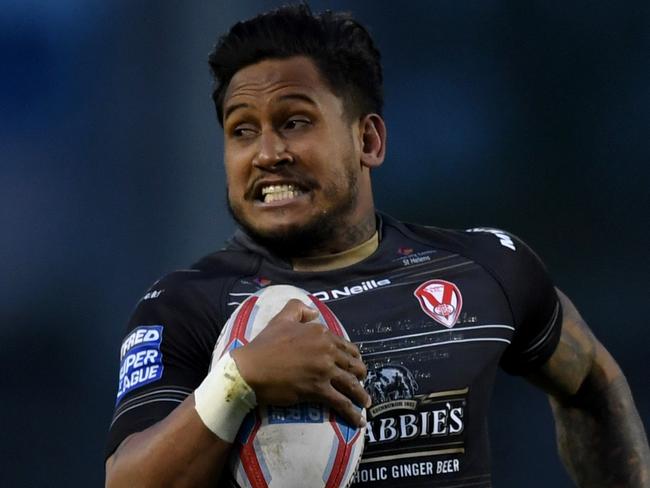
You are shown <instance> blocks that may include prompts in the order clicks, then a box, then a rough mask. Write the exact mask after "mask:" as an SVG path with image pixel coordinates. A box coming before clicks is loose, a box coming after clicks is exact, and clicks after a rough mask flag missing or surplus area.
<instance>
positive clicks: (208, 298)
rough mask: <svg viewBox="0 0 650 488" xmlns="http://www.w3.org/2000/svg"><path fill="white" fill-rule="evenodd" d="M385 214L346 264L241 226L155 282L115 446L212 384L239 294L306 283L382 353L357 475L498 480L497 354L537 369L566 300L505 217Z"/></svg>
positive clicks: (139, 316) (135, 336) (420, 483)
mask: <svg viewBox="0 0 650 488" xmlns="http://www.w3.org/2000/svg"><path fill="white" fill-rule="evenodd" d="M378 222H379V233H380V243H379V247H378V249H377V250H376V251H375V252H374V253H373V254H372V255H371V256H369V257H368V258H366V259H364V260H363V261H361V262H359V263H357V264H354V265H352V266H349V267H346V268H342V269H337V270H332V271H320V272H298V271H294V270H293V269H292V268H291V265H290V263H288V262H286V261H283V260H281V259H279V258H277V257H275V256H273V255H271V254H270V253H269V252H268V251H267V250H266V249H264V248H261V247H260V246H258V245H257V244H255V243H254V242H253V241H252V240H251V239H250V238H249V237H248V236H246V235H245V234H243V233H241V232H239V233H237V234H236V235H235V236H234V237H233V239H232V241H231V242H230V244H229V245H228V246H227V247H226V248H225V249H224V250H221V251H218V252H216V253H214V254H211V255H209V256H207V257H205V258H203V259H202V260H200V261H199V262H198V263H197V264H195V265H194V266H193V267H192V268H191V269H189V270H184V271H177V272H174V273H171V274H169V275H168V276H166V277H164V278H162V279H161V280H159V281H158V282H157V283H156V284H154V286H153V287H152V288H151V289H150V290H149V291H148V292H147V294H146V295H145V296H144V297H143V298H142V299H141V300H140V302H139V303H138V305H137V307H136V309H135V311H134V313H133V316H132V317H131V320H130V322H129V325H128V330H127V334H126V336H125V339H124V342H123V343H122V347H121V351H120V375H119V376H120V379H119V386H118V394H117V402H116V406H115V413H114V416H113V420H112V423H111V426H110V433H109V440H108V445H107V456H109V455H110V454H111V453H112V452H113V451H114V450H115V449H116V448H117V446H118V445H119V444H120V442H121V441H122V440H124V439H125V438H126V437H127V436H128V435H129V434H131V433H134V432H137V431H140V430H143V429H145V428H147V427H149V426H150V425H152V424H154V423H155V422H157V421H159V420H161V419H162V418H164V417H165V416H166V415H167V414H169V413H170V411H171V410H173V409H174V407H176V406H177V405H178V404H179V403H180V402H182V401H183V399H184V398H186V397H187V396H188V395H189V394H190V393H191V392H192V391H193V390H194V389H195V388H196V387H197V386H198V385H199V384H200V382H201V381H202V380H203V378H204V377H205V375H206V374H207V372H208V367H209V364H210V361H211V356H212V350H213V348H214V345H215V343H216V341H217V338H218V336H219V332H220V330H221V328H222V326H223V324H224V323H225V322H226V321H227V319H228V317H229V316H230V314H231V313H232V312H233V311H234V310H235V308H236V307H237V305H238V304H239V303H241V302H242V301H243V300H244V299H246V297H248V296H249V295H251V294H252V293H255V292H256V291H258V290H259V289H261V288H263V287H265V286H269V285H274V284H292V285H294V286H298V287H300V288H304V289H306V290H307V291H309V292H311V293H312V294H313V295H315V296H317V297H318V298H320V299H321V300H322V301H324V302H326V303H327V305H328V306H329V307H330V308H331V309H332V311H333V312H334V313H335V314H336V315H337V317H338V318H339V319H340V321H341V322H342V324H343V325H344V326H345V328H346V330H347V331H348V334H349V335H350V338H351V340H352V341H353V342H355V343H356V344H357V345H358V346H359V348H360V350H361V353H362V356H363V359H364V361H365V363H366V365H367V367H368V376H367V378H366V380H365V387H366V390H367V391H368V393H369V394H370V395H371V396H372V399H373V404H372V406H371V407H370V408H369V409H368V427H367V429H366V439H365V450H364V454H363V458H362V460H361V463H360V466H359V469H358V471H357V474H356V475H355V481H354V483H353V486H355V487H356V486H359V487H364V486H373V487H397V486H399V487H424V486H427V487H445V486H454V487H461V486H472V487H474V488H483V487H489V486H491V481H490V466H489V445H488V435H487V426H486V416H487V409H488V403H489V399H490V395H491V390H492V385H493V380H494V376H495V372H496V368H497V366H499V365H500V366H501V367H503V368H504V369H505V370H506V371H508V372H509V373H512V374H525V373H526V372H528V371H530V370H532V369H533V368H535V367H536V366H539V365H541V364H542V363H543V362H544V361H546V360H547V359H548V358H549V357H550V355H551V354H552V352H553V351H554V349H555V347H556V345H557V342H558V340H559V335H560V328H561V327H560V326H561V315H562V313H561V310H560V304H559V301H558V298H557V295H556V293H555V290H554V288H553V285H552V283H551V280H550V279H549V277H548V275H547V273H546V270H545V268H544V266H543V264H542V263H541V261H540V260H539V258H538V257H537V256H536V255H535V254H534V253H533V252H532V251H531V250H530V249H529V248H528V247H527V246H526V245H525V244H524V243H522V242H521V241H520V240H518V239H517V238H515V237H513V236H511V235H510V234H507V233H505V232H503V231H500V230H496V229H484V228H479V229H471V230H468V231H452V230H444V229H438V228H432V227H424V226H419V225H411V224H404V223H401V222H398V221H396V220H394V219H392V218H390V217H388V216H386V215H381V214H379V215H378Z"/></svg>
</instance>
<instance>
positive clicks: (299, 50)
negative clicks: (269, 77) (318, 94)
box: [209, 4, 384, 125]
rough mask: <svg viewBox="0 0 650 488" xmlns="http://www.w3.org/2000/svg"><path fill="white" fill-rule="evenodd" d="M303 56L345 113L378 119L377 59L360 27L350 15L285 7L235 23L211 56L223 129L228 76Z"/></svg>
mask: <svg viewBox="0 0 650 488" xmlns="http://www.w3.org/2000/svg"><path fill="white" fill-rule="evenodd" d="M293 56H307V57H309V58H310V59H312V60H313V61H314V63H315V64H316V66H317V68H318V70H319V71H320V74H321V76H322V77H323V78H324V81H325V82H326V83H328V85H329V86H330V88H331V90H332V92H333V93H334V94H335V95H337V96H339V97H341V98H342V99H343V102H344V107H345V111H346V114H347V115H348V116H350V117H358V116H362V115H365V114H369V113H376V114H379V115H381V113H382V108H383V103H384V95H383V76H382V70H381V55H380V53H379V50H378V49H377V48H376V46H375V43H374V42H373V40H372V37H370V34H369V33H368V31H367V30H366V28H365V27H364V26H362V25H361V24H360V23H359V22H357V21H356V20H354V19H353V18H352V15H351V14H349V13H342V12H331V11H329V10H327V11H325V12H323V13H321V14H313V13H312V11H311V9H310V8H309V7H308V6H307V5H304V4H303V5H289V6H284V7H281V8H279V9H277V10H273V11H270V12H267V13H263V14H260V15H258V16H256V17H253V18H252V19H249V20H245V21H242V22H237V23H236V24H235V25H233V26H232V27H231V29H230V31H229V32H228V33H227V34H225V35H224V36H222V37H221V38H220V39H219V41H218V43H217V45H216V46H215V48H214V50H213V51H212V52H211V53H210V56H209V63H210V70H211V72H212V75H213V76H214V79H215V84H214V90H213V92H212V100H213V101H214V104H215V107H216V109H217V115H218V117H219V123H220V124H222V125H223V101H224V96H225V92H226V89H227V88H228V84H229V83H230V80H231V79H232V77H233V76H234V75H235V73H237V71H239V70H240V69H242V68H244V67H246V66H249V65H251V64H255V63H257V62H259V61H262V60H264V59H286V58H290V57H293Z"/></svg>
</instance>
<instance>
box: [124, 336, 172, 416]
mask: <svg viewBox="0 0 650 488" xmlns="http://www.w3.org/2000/svg"><path fill="white" fill-rule="evenodd" d="M162 334H163V326H162V325H141V326H140V327H137V328H135V329H134V330H133V331H132V332H131V333H130V334H129V335H128V336H127V337H126V339H124V342H122V347H121V349H120V382H119V386H118V388H117V400H116V403H118V402H119V401H120V400H121V399H122V397H123V396H124V395H126V394H127V393H128V392H130V391H131V390H134V389H136V388H140V387H141V386H144V385H146V384H148V383H151V382H153V381H156V380H159V379H160V378H161V377H162V373H163V364H162V353H161V352H160V343H161V342H162Z"/></svg>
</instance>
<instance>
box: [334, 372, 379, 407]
mask: <svg viewBox="0 0 650 488" xmlns="http://www.w3.org/2000/svg"><path fill="white" fill-rule="evenodd" d="M331 383H332V386H334V388H336V389H337V390H338V391H339V392H340V393H342V394H344V395H345V396H346V397H348V398H349V399H350V400H352V402H353V403H354V404H355V405H357V406H359V407H369V406H370V404H371V402H372V401H371V399H370V395H368V393H367V392H366V390H365V389H364V388H363V386H362V385H361V383H360V382H359V380H358V379H357V378H356V377H355V376H354V375H352V374H350V373H347V372H345V371H341V373H340V374H339V375H338V376H336V377H334V378H332V381H331Z"/></svg>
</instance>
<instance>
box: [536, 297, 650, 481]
mask: <svg viewBox="0 0 650 488" xmlns="http://www.w3.org/2000/svg"><path fill="white" fill-rule="evenodd" d="M558 296H559V298H560V302H561V304H562V309H563V320H562V333H561V337H560V342H559V344H558V346H557V348H556V350H555V352H554V353H553V355H552V356H551V357H550V358H549V360H548V361H546V363H544V365H542V366H541V367H539V368H538V369H536V370H535V371H534V372H533V373H532V374H529V375H527V379H528V380H530V381H531V382H533V383H534V384H536V385H537V386H540V387H541V388H542V389H544V390H545V391H546V392H547V393H548V395H549V400H550V403H551V407H552V410H553V416H554V417H555V425H556V434H557V444H558V450H559V453H560V457H561V458H562V461H563V463H564V465H565V467H566V468H567V470H568V471H569V474H570V475H571V477H572V478H573V480H574V481H575V482H576V483H577V485H578V486H580V487H589V488H598V487H607V488H613V487H625V488H641V487H643V488H648V487H650V450H649V449H648V440H647V438H646V435H645V431H644V428H643V423H642V422H641V418H640V417H639V414H638V412H637V410H636V407H635V405H634V400H633V399H632V394H631V392H630V388H629V387H628V384H627V381H626V379H625V376H624V375H623V372H622V371H621V369H620V368H619V366H618V364H616V361H615V360H614V359H613V358H612V356H611V355H610V354H609V353H608V352H607V350H606V349H605V348H604V347H603V346H602V344H600V342H598V340H597V339H596V338H595V337H594V335H593V334H592V333H591V331H590V330H589V328H588V327H587V324H586V323H585V322H584V320H583V319H582V317H581V316H580V314H579V313H578V311H577V310H576V308H575V306H574V305H573V304H572V303H571V301H570V300H569V299H568V298H567V297H566V296H565V295H564V294H562V293H561V292H560V291H559V290H558Z"/></svg>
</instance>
